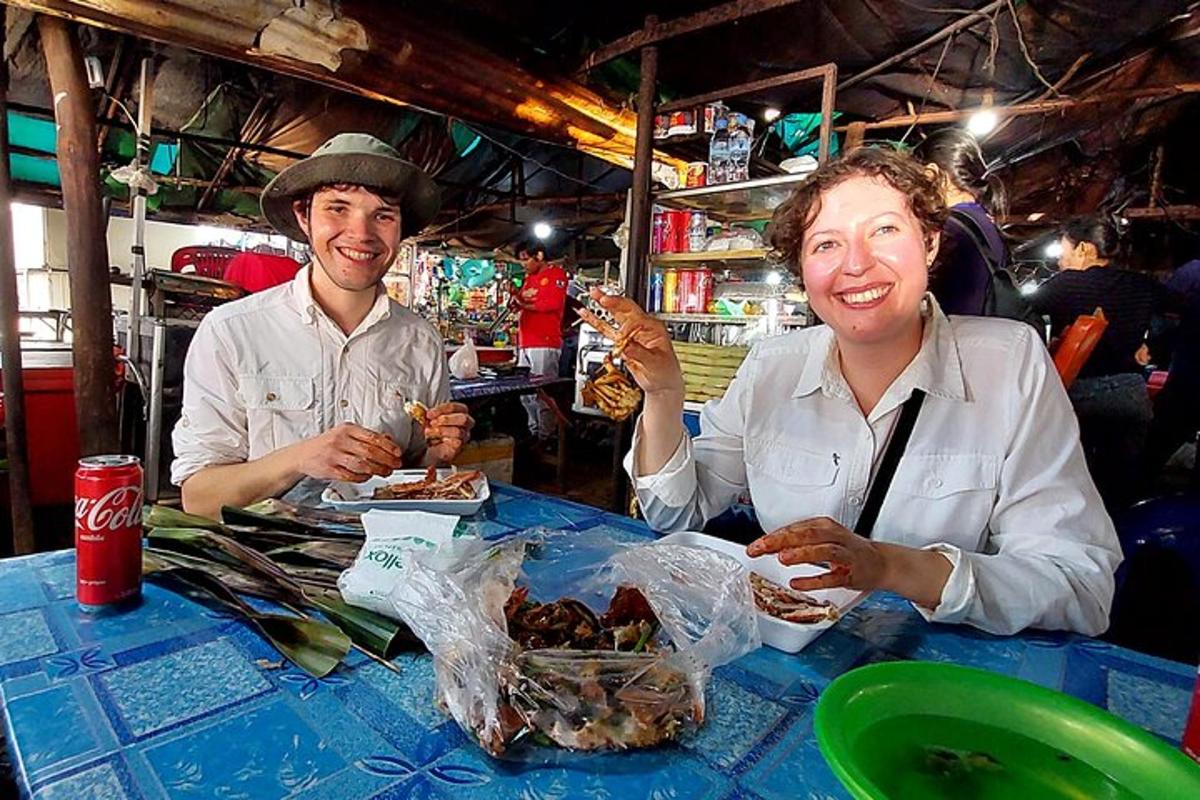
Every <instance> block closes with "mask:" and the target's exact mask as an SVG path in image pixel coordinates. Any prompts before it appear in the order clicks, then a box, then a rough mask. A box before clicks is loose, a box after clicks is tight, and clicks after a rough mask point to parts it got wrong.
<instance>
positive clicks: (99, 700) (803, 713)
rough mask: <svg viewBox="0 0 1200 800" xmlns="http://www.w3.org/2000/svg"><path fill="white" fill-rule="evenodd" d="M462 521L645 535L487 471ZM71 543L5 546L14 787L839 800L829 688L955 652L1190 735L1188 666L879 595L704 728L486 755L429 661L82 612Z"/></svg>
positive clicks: (177, 616)
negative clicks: (956, 620)
mask: <svg viewBox="0 0 1200 800" xmlns="http://www.w3.org/2000/svg"><path fill="white" fill-rule="evenodd" d="M493 491H494V493H495V500H494V502H489V503H488V504H487V505H485V506H484V508H483V509H482V510H481V512H480V513H479V514H478V515H477V516H476V517H474V518H472V520H471V521H470V523H469V524H470V525H472V526H473V527H474V528H475V529H476V530H477V531H478V532H479V533H480V534H482V535H484V536H487V537H495V536H502V535H504V534H506V533H509V532H511V531H514V530H520V529H523V528H526V527H532V526H539V525H540V526H550V527H557V528H569V529H576V530H584V529H600V530H603V531H606V532H608V533H609V534H610V535H611V536H613V537H614V538H616V539H619V540H627V541H637V540H641V539H645V538H649V537H650V536H651V534H650V533H649V531H648V530H647V529H646V528H645V527H644V526H643V525H641V524H640V523H636V522H632V521H630V520H627V519H623V518H620V517H615V516H612V515H609V514H605V513H603V512H601V511H599V510H597V509H594V508H589V507H586V506H581V505H577V504H574V503H568V502H564V501H561V500H556V499H551V498H548V497H544V496H541V495H536V494H532V493H529V492H525V491H522V490H519V489H515V488H512V487H508V486H501V485H496V486H494V487H493ZM73 582H74V564H73V554H72V553H71V552H70V551H64V552H57V553H47V554H41V555H36V556H30V557H25V558H19V559H10V560H7V561H3V562H0V703H2V707H3V712H4V719H5V735H6V737H7V746H8V748H9V752H10V756H11V760H12V764H13V769H14V772H15V773H16V781H17V784H18V787H19V789H20V791H21V792H22V793H23V794H24V795H25V796H30V795H33V796H36V797H37V798H39V800H63V798H69V799H70V800H79V799H80V798H103V799H104V800H121V799H122V798H144V799H145V800H155V799H156V798H216V797H222V798H232V797H243V798H253V800H269V798H281V797H291V798H305V799H313V798H340V799H342V800H358V799H359V798H401V797H410V796H411V797H446V798H453V797H464V798H466V797H469V798H511V797H571V798H575V797H580V798H583V797H612V798H622V799H624V798H639V797H666V796H672V797H689V798H727V797H747V798H762V800H773V799H774V798H780V800H782V798H830V797H833V798H838V797H845V796H847V795H846V794H845V792H844V791H843V790H842V789H841V787H840V785H839V784H838V782H837V781H836V779H835V778H834V777H833V775H832V774H831V773H830V771H829V769H828V768H827V767H826V765H825V763H824V761H823V760H822V758H821V755H820V753H819V751H818V750H817V744H816V740H815V739H814V737H813V732H812V719H813V709H814V707H815V703H816V700H817V697H818V695H819V694H820V692H821V691H822V689H823V688H824V687H825V686H826V685H828V683H829V681H831V680H832V679H833V678H834V677H836V676H837V675H839V674H841V673H843V672H845V671H846V670H848V669H851V668H853V667H856V666H859V665H862V664H868V663H872V662H875V661H882V660H891V659H926V660H934V661H948V662H954V663H957V664H966V665H970V666H975V667H983V668H985V669H990V670H995V671H997V672H1000V673H1004V674H1006V675H1014V676H1017V677H1020V678H1025V679H1028V680H1031V681H1035V682H1037V683H1040V684H1043V685H1046V686H1051V687H1054V688H1056V689H1062V690H1064V691H1066V692H1068V693H1070V694H1073V695H1075V696H1077V697H1081V698H1083V699H1085V700H1088V701H1089V702H1092V703H1096V704H1097V705H1099V706H1101V707H1103V708H1107V709H1108V710H1109V711H1112V712H1113V713H1115V714H1117V715H1118V716H1121V717H1124V718H1125V719H1128V720H1130V721H1132V722H1134V723H1136V724H1137V725H1140V726H1142V727H1144V728H1147V729H1149V730H1151V731H1153V732H1154V733H1156V734H1159V735H1160V736H1163V737H1164V738H1166V739H1167V740H1169V741H1171V742H1173V743H1175V742H1177V741H1178V739H1179V736H1180V734H1181V730H1182V727H1183V722H1184V716H1185V714H1186V711H1187V703H1188V700H1189V697H1190V692H1191V687H1192V682H1193V681H1194V680H1195V668H1194V667H1188V666H1185V665H1182V664H1176V663H1173V662H1168V661H1163V660H1161V659H1157V658H1152V657H1149V656H1144V655H1140V654H1138V653H1134V652H1132V651H1129V650H1125V649H1122V648H1120V647H1115V646H1112V645H1109V644H1106V643H1104V642H1100V641H1096V640H1092V639H1086V638H1082V637H1078V636H1069V635H1062V634H1046V633H1031V634H1029V635H1025V636H1016V637H1011V638H996V637H992V636H988V635H985V634H982V633H978V632H976V631H972V630H970V629H967V628H963V627H951V626H944V625H931V624H928V623H926V622H924V621H923V620H922V619H921V618H920V617H919V616H918V615H917V614H916V613H914V612H913V611H912V610H911V609H910V608H909V607H908V606H907V604H905V603H903V602H901V601H899V600H898V599H896V598H894V597H890V596H876V597H873V598H871V599H869V600H868V601H867V602H866V603H865V604H864V605H863V606H861V607H860V608H859V609H857V610H855V611H854V612H852V613H851V614H850V615H849V616H848V617H847V618H846V619H844V620H843V621H842V622H840V623H839V624H838V625H837V626H836V627H835V628H833V629H831V630H830V631H828V632H826V633H825V634H824V635H823V636H821V637H820V638H819V639H817V640H816V641H815V642H814V643H813V644H812V645H810V646H809V647H808V648H807V649H806V650H805V651H803V652H802V653H800V654H798V655H795V656H789V655H785V654H783V653H780V652H777V651H775V650H770V649H761V650H758V651H756V652H754V653H751V654H749V655H747V656H745V657H743V658H742V659H740V660H738V661H736V662H734V663H733V664H731V665H728V666H726V667H723V668H721V669H719V670H718V671H717V673H716V675H715V677H714V679H713V681H712V684H711V686H710V690H709V719H708V722H707V724H706V725H705V726H704V727H703V728H702V729H701V730H700V731H699V732H698V733H697V734H694V735H690V736H688V737H687V738H686V739H685V740H684V741H683V742H682V743H681V744H679V745H677V746H671V747H668V748H663V749H659V750H654V751H646V752H637V753H627V754H615V755H605V756H600V757H595V758H590V759H583V760H577V761H575V762H573V763H571V764H569V765H564V766H557V767H535V766H529V765H521V764H512V763H503V762H498V761H493V760H491V759H489V758H488V757H487V756H485V755H483V753H482V752H481V751H480V750H479V749H478V748H477V747H476V746H475V745H474V744H473V743H471V742H470V741H469V740H468V739H467V737H466V736H465V735H464V734H463V733H461V732H460V731H459V730H458V728H457V727H456V726H455V724H454V723H453V722H451V721H449V720H448V719H446V718H445V717H443V716H442V715H441V713H440V712H439V711H438V710H437V709H436V708H435V706H434V703H433V700H432V698H433V690H434V684H433V669H432V664H431V661H430V658H429V657H428V656H425V655H422V656H415V655H402V656H400V657H399V658H397V659H396V662H395V663H396V665H397V666H398V667H399V669H400V674H398V675H397V674H394V673H392V672H389V671H388V670H386V669H384V668H383V667H381V666H380V665H378V664H376V663H374V662H372V661H368V660H366V659H365V658H364V657H362V656H360V655H358V654H357V652H352V653H351V657H350V658H349V665H350V666H348V667H346V668H339V669H338V670H337V671H336V672H334V673H332V674H331V675H329V676H328V677H326V678H324V679H314V678H310V677H309V676H308V675H306V674H305V673H303V672H301V671H300V670H298V669H296V668H295V667H293V666H291V665H290V664H287V663H283V664H282V665H279V662H280V660H281V659H280V657H279V655H278V654H277V653H276V652H275V651H274V650H273V649H272V648H271V647H270V645H268V644H266V643H265V642H264V641H263V640H262V639H261V638H260V637H259V636H257V635H256V634H255V633H253V632H252V631H251V630H250V629H249V628H248V627H247V626H246V625H244V624H242V623H241V622H239V621H238V620H236V619H234V618H232V617H230V616H229V615H228V614H227V613H225V612H224V611H222V610H218V609H217V608H216V607H215V606H214V607H206V606H204V605H199V604H197V603H195V602H192V601H190V600H188V599H185V598H184V597H182V596H180V595H177V594H175V593H173V592H171V591H169V590H167V589H164V588H161V587H159V586H156V585H154V584H147V585H146V590H145V602H144V603H143V605H142V606H141V607H139V608H137V609H136V610H134V611H132V612H129V613H127V614H124V615H120V616H111V617H107V618H103V617H100V618H90V617H87V616H85V615H83V614H81V613H80V612H79V611H78V610H76V608H75V605H74V600H73V598H72V592H73Z"/></svg>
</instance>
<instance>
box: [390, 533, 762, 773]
mask: <svg viewBox="0 0 1200 800" xmlns="http://www.w3.org/2000/svg"><path fill="white" fill-rule="evenodd" d="M405 558H406V564H405V576H406V579H405V580H404V581H403V582H402V584H398V585H397V586H396V587H395V588H394V590H393V591H392V593H391V595H390V601H391V604H392V610H393V612H394V613H395V615H396V616H398V617H399V618H400V619H403V620H404V621H405V622H406V623H407V624H408V626H409V627H410V628H411V629H412V630H413V632H414V633H416V634H417V636H419V637H420V638H421V639H422V640H423V641H424V642H425V644H426V646H427V647H428V648H429V650H430V651H431V652H432V653H433V655H434V663H435V671H436V675H437V692H438V701H439V703H440V704H441V705H442V706H443V707H444V708H445V710H446V711H447V712H448V713H449V714H450V716H452V717H453V718H454V719H455V720H456V721H457V722H458V723H459V725H460V726H461V727H462V728H463V730H465V731H466V732H467V733H468V734H470V735H471V736H472V737H473V738H474V739H475V740H476V741H478V742H479V744H480V745H481V746H482V747H483V748H484V749H485V750H486V751H487V752H489V753H491V754H492V755H495V756H500V755H505V756H508V757H515V758H524V759H533V760H545V759H551V758H554V757H555V752H556V751H560V749H562V748H565V749H566V750H614V749H616V750H619V749H627V748H634V747H650V746H653V745H657V744H660V743H663V742H666V741H669V740H672V739H674V738H676V737H677V736H678V735H679V734H680V733H682V732H683V731H685V730H688V729H690V728H694V727H696V726H698V725H701V724H703V722H704V713H705V704H704V690H705V687H706V686H707V683H708V679H709V676H710V674H711V672H712V670H713V668H715V667H718V666H720V665H722V664H725V663H728V662H730V661H732V660H734V659H736V658H738V657H740V656H742V655H744V654H745V653H748V652H750V651H751V650H754V649H755V648H757V647H758V646H759V645H760V639H759V635H758V623H757V620H756V617H755V608H754V599H753V595H752V593H751V590H750V583H749V579H748V576H747V574H746V571H745V570H744V569H743V568H742V567H741V565H739V564H738V563H737V562H736V561H734V560H733V559H731V558H729V557H728V556H725V555H722V554H721V553H717V552H715V551H712V550H707V549H702V548H694V547H687V546H682V545H672V544H660V543H655V542H647V543H644V544H628V543H619V542H615V541H614V540H613V539H612V538H611V537H609V536H607V535H604V534H603V533H601V532H597V533H589V532H582V533H579V532H571V531H547V530H540V529H537V530H530V531H527V532H525V533H524V534H520V535H518V536H514V537H512V538H509V539H505V540H503V541H500V542H496V543H493V544H490V545H487V544H485V543H481V546H477V547H472V548H467V549H463V550H462V551H461V557H459V558H458V559H457V560H456V561H455V563H453V564H452V565H450V566H447V565H446V560H445V557H444V554H443V556H442V557H441V558H440V560H439V559H435V558H434V556H433V554H427V553H423V552H417V551H413V552H411V553H407V554H405ZM439 562H440V563H439ZM548 748H555V749H554V750H551V749H548Z"/></svg>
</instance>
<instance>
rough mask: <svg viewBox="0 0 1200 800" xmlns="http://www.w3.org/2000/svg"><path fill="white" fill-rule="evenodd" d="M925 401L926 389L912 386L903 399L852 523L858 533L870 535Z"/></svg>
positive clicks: (868, 536)
mask: <svg viewBox="0 0 1200 800" xmlns="http://www.w3.org/2000/svg"><path fill="white" fill-rule="evenodd" d="M924 402H925V392H923V391H921V390H920V389H913V392H912V395H911V396H910V397H909V398H908V399H907V400H905V401H904V407H903V408H902V409H900V419H898V420H897V421H896V430H894V431H893V432H892V438H891V439H890V440H889V441H888V443H887V449H886V450H884V451H883V458H882V459H881V460H880V462H879V470H878V471H877V472H876V473H875V480H873V481H872V482H871V489H870V491H868V492H867V502H866V504H864V505H863V510H862V514H860V515H859V517H858V522H857V523H856V524H855V526H854V532H855V533H857V534H858V535H859V536H865V537H866V538H868V539H870V538H871V531H872V530H873V529H874V528H875V520H876V519H877V518H878V517H879V509H880V508H881V507H882V506H883V498H884V497H886V496H887V493H888V487H890V486H891V485H892V478H893V477H894V476H895V474H896V467H897V466H899V464H900V456H902V455H904V448H906V447H907V446H908V438H909V437H910V436H912V432H913V427H914V426H915V425H916V424H917V415H918V414H920V413H921V404H922V403H924Z"/></svg>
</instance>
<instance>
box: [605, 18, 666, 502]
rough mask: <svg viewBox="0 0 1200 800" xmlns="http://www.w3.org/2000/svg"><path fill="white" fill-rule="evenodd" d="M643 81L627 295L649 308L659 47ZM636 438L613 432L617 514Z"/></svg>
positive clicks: (622, 430)
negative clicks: (624, 459) (627, 458)
mask: <svg viewBox="0 0 1200 800" xmlns="http://www.w3.org/2000/svg"><path fill="white" fill-rule="evenodd" d="M657 24H658V17H657V16H655V15H654V14H648V15H647V16H646V24H645V28H644V30H645V31H646V32H647V33H649V32H650V31H653V30H654V28H655V26H656V25H657ZM641 56H642V65H641V66H642V71H641V82H640V83H639V84H638V96H637V138H636V139H635V142H634V150H633V153H634V159H633V185H632V186H631V187H630V190H629V194H630V197H629V244H628V247H627V249H626V251H625V296H626V297H631V298H633V300H634V302H636V303H637V304H638V305H640V306H642V307H643V308H645V306H646V290H647V288H648V286H647V280H646V268H647V266H648V261H649V256H650V222H651V215H652V213H653V207H652V204H651V200H650V174H651V170H652V167H653V166H654V164H653V161H652V158H653V155H654V153H653V149H652V148H653V145H654V100H655V95H656V94H657V93H658V48H657V47H656V46H654V45H648V46H646V47H643V48H642V53H641ZM631 437H632V433H631V428H630V427H629V423H628V422H618V423H617V424H616V426H615V429H614V430H613V459H612V479H613V505H612V508H613V511H616V512H617V513H623V512H624V510H625V501H626V497H628V493H629V481H628V479H627V478H626V477H625V470H624V468H623V466H622V463H621V462H622V457H623V456H624V454H625V450H626V449H627V448H628V447H629V442H630V439H631Z"/></svg>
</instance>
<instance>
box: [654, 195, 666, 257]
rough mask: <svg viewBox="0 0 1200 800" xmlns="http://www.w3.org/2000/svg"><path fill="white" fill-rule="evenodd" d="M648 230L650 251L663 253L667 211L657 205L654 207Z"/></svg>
mask: <svg viewBox="0 0 1200 800" xmlns="http://www.w3.org/2000/svg"><path fill="white" fill-rule="evenodd" d="M650 230H651V239H650V252H651V253H665V252H666V251H665V250H663V242H665V241H666V238H667V212H666V211H664V210H663V209H661V208H658V207H657V206H656V207H655V208H654V217H653V225H652V226H651V229H650Z"/></svg>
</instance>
